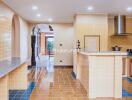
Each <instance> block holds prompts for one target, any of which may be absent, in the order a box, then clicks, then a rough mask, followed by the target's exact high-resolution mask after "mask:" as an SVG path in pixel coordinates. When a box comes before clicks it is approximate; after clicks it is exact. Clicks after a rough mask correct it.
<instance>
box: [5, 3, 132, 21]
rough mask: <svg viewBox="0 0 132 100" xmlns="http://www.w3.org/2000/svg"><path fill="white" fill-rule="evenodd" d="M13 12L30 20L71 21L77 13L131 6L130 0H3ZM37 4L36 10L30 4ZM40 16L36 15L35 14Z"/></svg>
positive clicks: (108, 11) (119, 11) (121, 10)
mask: <svg viewBox="0 0 132 100" xmlns="http://www.w3.org/2000/svg"><path fill="white" fill-rule="evenodd" d="M4 2H5V3H6V4H7V5H8V6H9V7H11V8H12V9H13V10H14V11H15V12H17V13H18V14H19V15H21V16H22V17H23V18H25V19H26V20H28V21H30V22H48V18H52V19H53V23H72V22H73V18H74V15H75V14H77V13H106V14H111V15H113V14H125V15H129V16H130V15H132V11H131V12H128V11H127V10H126V9H127V7H132V0H4ZM34 5H35V6H37V7H38V9H37V10H36V11H33V10H32V6H34ZM88 6H92V7H93V10H92V11H88V10H87V7H88ZM37 13H40V14H41V16H39V17H37V16H36V14H37Z"/></svg>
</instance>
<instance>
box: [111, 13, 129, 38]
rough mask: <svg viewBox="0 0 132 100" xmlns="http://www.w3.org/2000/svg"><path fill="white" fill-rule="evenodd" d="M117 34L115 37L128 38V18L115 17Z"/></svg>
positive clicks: (122, 16)
mask: <svg viewBox="0 0 132 100" xmlns="http://www.w3.org/2000/svg"><path fill="white" fill-rule="evenodd" d="M114 25H115V34H114V36H126V35H129V34H128V33H126V16H125V15H118V16H115V17H114Z"/></svg>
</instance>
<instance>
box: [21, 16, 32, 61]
mask: <svg viewBox="0 0 132 100" xmlns="http://www.w3.org/2000/svg"><path fill="white" fill-rule="evenodd" d="M19 19H20V57H21V58H22V59H27V58H28V57H29V55H28V53H29V48H28V46H29V45H30V44H29V42H28V41H29V36H30V34H29V26H28V23H27V22H26V21H25V20H24V19H22V18H19Z"/></svg>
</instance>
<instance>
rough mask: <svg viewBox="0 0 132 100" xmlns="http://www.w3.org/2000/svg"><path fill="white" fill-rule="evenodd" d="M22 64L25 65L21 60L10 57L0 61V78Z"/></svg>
mask: <svg viewBox="0 0 132 100" xmlns="http://www.w3.org/2000/svg"><path fill="white" fill-rule="evenodd" d="M24 63H26V60H22V59H21V58H19V57H12V58H9V59H6V60H2V61H0V78H2V77H4V76H5V75H7V74H8V73H10V72H12V71H13V70H15V69H16V68H18V67H20V65H22V64H24Z"/></svg>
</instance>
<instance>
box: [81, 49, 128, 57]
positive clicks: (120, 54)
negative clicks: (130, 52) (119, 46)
mask: <svg viewBox="0 0 132 100" xmlns="http://www.w3.org/2000/svg"><path fill="white" fill-rule="evenodd" d="M79 53H81V54H84V55H89V56H99V55H102V56H108V55H109V56H114V55H116V56H127V52H123V51H99V52H88V51H86V50H80V51H79Z"/></svg>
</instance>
